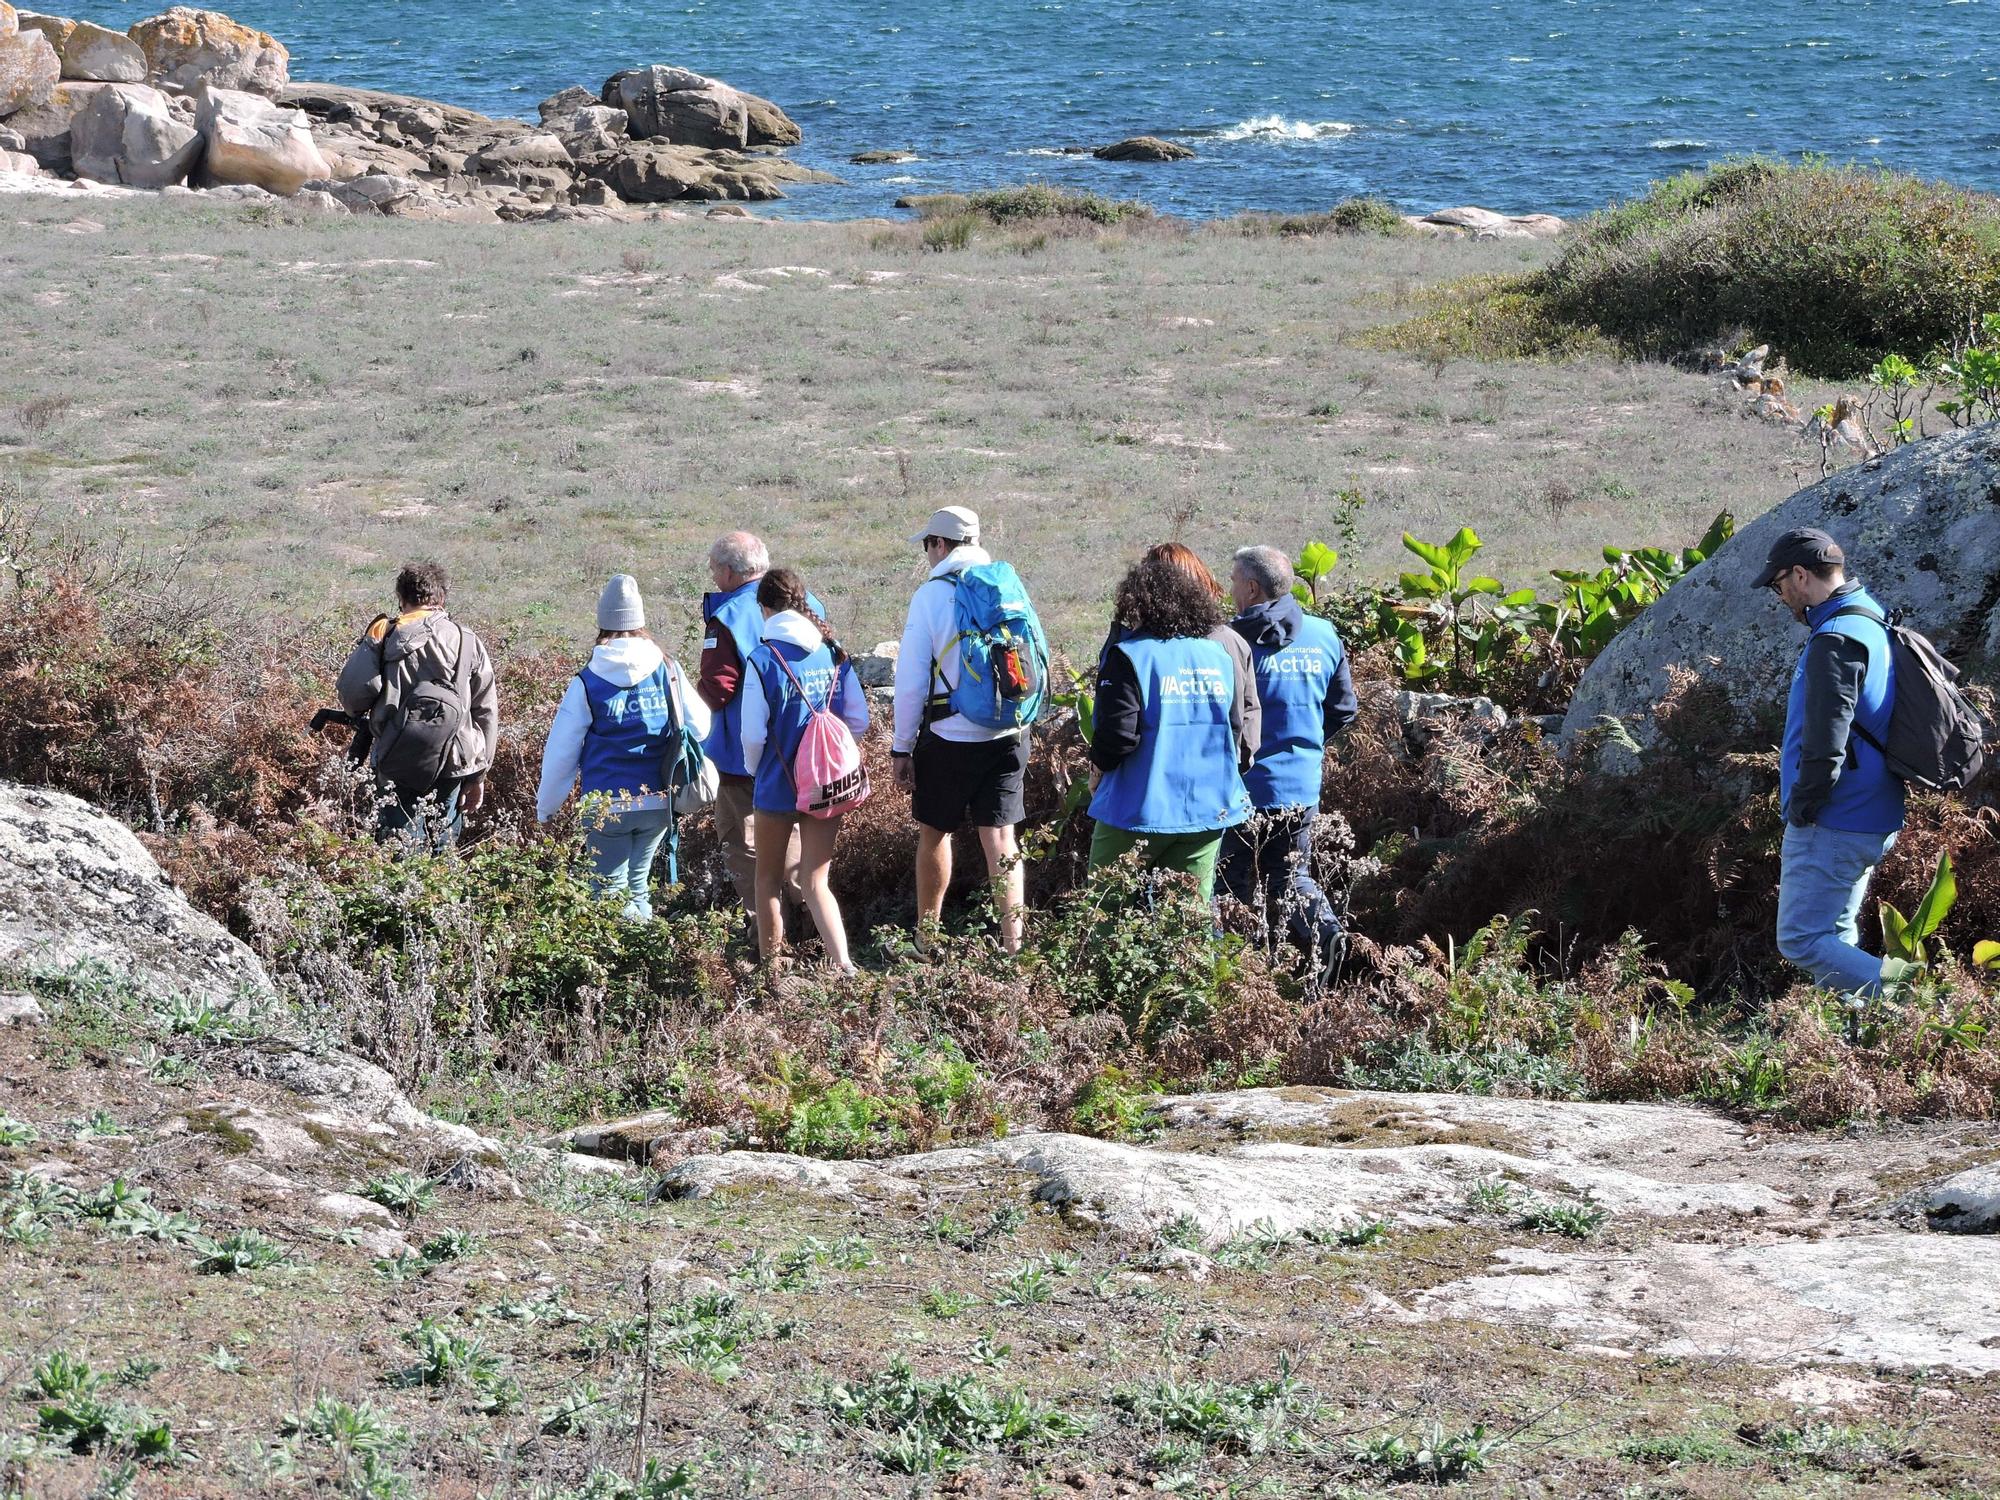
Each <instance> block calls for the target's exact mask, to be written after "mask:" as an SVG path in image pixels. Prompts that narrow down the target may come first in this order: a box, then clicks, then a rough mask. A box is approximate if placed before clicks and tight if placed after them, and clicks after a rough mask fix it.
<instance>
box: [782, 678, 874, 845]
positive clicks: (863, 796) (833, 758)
mask: <svg viewBox="0 0 2000 1500" xmlns="http://www.w3.org/2000/svg"><path fill="white" fill-rule="evenodd" d="M771 655H773V656H775V657H776V658H777V659H778V665H779V666H781V667H783V668H784V669H785V675H786V676H787V677H789V678H790V679H791V681H792V690H793V691H794V692H796V693H797V694H798V695H799V701H800V702H802V703H804V704H805V706H806V707H807V709H809V710H810V711H811V717H810V718H808V719H807V720H806V728H805V733H804V734H802V735H800V736H799V748H798V749H797V750H795V751H793V752H792V785H793V786H795V787H797V788H798V792H799V804H798V805H799V811H800V812H802V813H804V814H805V815H806V816H807V817H809V818H837V817H839V816H840V815H841V814H842V813H844V812H848V811H850V810H851V809H853V808H857V807H859V806H860V805H861V804H862V803H864V802H866V801H867V800H868V791H869V787H868V767H867V766H865V765H863V764H862V761H861V747H860V746H859V745H857V744H855V743H854V732H853V731H852V730H850V729H849V728H848V727H847V724H846V721H845V720H843V719H842V718H841V717H840V716H839V715H838V714H836V713H834V712H833V695H834V694H835V693H836V692H838V691H839V690H840V671H841V668H840V664H839V663H838V662H836V663H835V664H834V669H833V682H832V683H831V684H830V685H829V686H828V688H827V690H826V702H825V703H824V704H822V705H821V706H820V707H818V708H814V707H813V701H812V699H811V698H809V697H807V696H806V690H805V685H804V684H803V683H801V682H800V681H799V677H798V673H796V672H794V671H793V670H792V664H791V663H790V662H788V661H786V660H785V657H784V653H783V652H781V651H778V650H777V649H776V648H775V647H774V648H773V649H772V651H771Z"/></svg>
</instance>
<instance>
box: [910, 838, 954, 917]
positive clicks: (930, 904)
mask: <svg viewBox="0 0 2000 1500" xmlns="http://www.w3.org/2000/svg"><path fill="white" fill-rule="evenodd" d="M950 885H951V835H950V834H948V833H939V832H938V831H937V830H936V829H935V828H933V827H931V826H930V825H929V824H928V823H919V824H918V825H917V938H918V941H919V943H920V944H921V942H922V939H923V935H924V934H925V933H926V932H927V931H932V930H934V929H935V928H936V927H937V925H938V923H940V922H942V921H943V920H944V893H945V891H946V890H947V889H948V888H949V887H950Z"/></svg>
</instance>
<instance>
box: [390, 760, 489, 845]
mask: <svg viewBox="0 0 2000 1500" xmlns="http://www.w3.org/2000/svg"><path fill="white" fill-rule="evenodd" d="M470 779H471V778H470V777H466V776H447V777H445V778H444V779H443V780H442V781H440V782H439V783H438V784H437V785H436V786H434V787H432V788H431V790H430V791H429V792H427V793H425V794H423V795H421V796H414V795H411V794H408V793H404V792H399V791H397V790H396V789H395V788H394V787H392V786H390V785H388V784H387V783H382V784H380V785H378V786H377V787H376V795H377V796H378V797H379V798H380V799H381V801H380V805H379V806H378V807H377V809H376V813H375V842H376V843H378V844H395V845H398V846H399V847H400V848H401V849H402V851H403V852H404V853H413V852H415V851H417V850H419V849H421V850H423V851H424V852H425V853H429V854H442V853H444V851H445V850H447V849H449V848H450V847H451V846H452V845H453V844H456V843H457V842H458V836H459V835H460V834H461V833H463V832H464V831H465V808H464V807H463V806H462V805H461V801H460V796H459V794H460V792H461V790H462V789H463V788H464V786H465V783H466V782H467V781H469V780H470ZM398 858H401V855H398Z"/></svg>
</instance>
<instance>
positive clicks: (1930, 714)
mask: <svg viewBox="0 0 2000 1500" xmlns="http://www.w3.org/2000/svg"><path fill="white" fill-rule="evenodd" d="M1842 615H1859V616H1861V617H1862V618H1863V619H1866V620H1873V621H1874V622H1875V623H1876V624H1877V625H1880V626H1881V627H1882V628H1883V629H1884V630H1886V631H1887V632H1888V634H1889V655H1890V659H1891V661H1893V662H1894V663H1895V675H1896V701H1895V702H1894V703H1893V704H1891V705H1890V708H1889V730H1888V733H1887V734H1886V735H1885V736H1884V737H1883V738H1882V739H1879V740H1878V739H1876V738H1875V736H1874V735H1872V734H1870V733H1869V732H1868V731H1867V730H1865V729H1863V728H1862V727H1861V725H1860V723H1859V722H1858V721H1857V722H1856V723H1855V725H1854V732H1855V733H1856V734H1857V735H1859V736H1860V737H1861V738H1862V739H1864V740H1866V741H1867V742H1868V743H1869V744H1871V745H1873V746H1874V747H1875V748H1876V749H1877V750H1879V751H1881V752H1882V759H1883V761H1884V762H1886V763H1887V765H1888V767H1889V771H1890V773H1891V774H1892V775H1894V776H1896V777H1898V778H1899V779H1901V780H1903V781H1908V782H1912V783H1914V784H1915V785H1917V786H1921V787H1928V788H1930V789H1931V790H1932V791H1934V792H1951V791H1957V790H1958V789H1959V788H1960V787H1963V786H1964V785H1965V784H1966V783H1967V782H1968V781H1970V780H1972V778H1973V777H1975V776H1977V775H1978V774H1979V768H1980V766H1981V765H1982V764H1983V763H1984V761H1985V758H1986V725H1985V723H1984V721H1983V720H1981V719H1980V717H1979V714H1978V711H1977V710H1975V709H1974V708H1973V706H1972V705H1971V704H1970V703H1968V702H1966V701H1965V695H1964V694H1963V693H1961V692H1960V691H1959V690H1958V668H1957V667H1955V666H1953V665H1952V664H1951V663H1950V662H1949V661H1946V660H1945V658H1944V655H1943V653H1941V652H1940V651H1939V650H1938V648H1937V647H1935V646H1933V645H1932V644H1931V643H1930V641H1929V639H1928V638H1926V637H1924V636H1921V635H1919V634H1917V632H1916V631H1914V630H1910V629H1908V628H1907V627H1905V626H1904V624H1903V623H1902V619H1903V617H1902V614H1901V612H1900V611H1898V612H1897V613H1896V614H1893V615H1891V616H1890V617H1889V618H1888V619H1886V620H1885V619H1883V618H1882V617H1881V616H1880V615H1878V614H1876V613H1875V611H1874V610H1872V609H1869V608H1867V607H1866V606H1864V605H1860V604H1850V605H1848V606H1847V607H1846V608H1844V609H1837V610H1835V611H1834V612H1833V614H1832V615H1831V616H1829V618H1831V619H1836V620H1837V619H1839V618H1840V617H1841V616H1842Z"/></svg>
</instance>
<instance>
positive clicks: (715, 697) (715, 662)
mask: <svg viewBox="0 0 2000 1500" xmlns="http://www.w3.org/2000/svg"><path fill="white" fill-rule="evenodd" d="M701 629H702V640H701V673H700V675H699V676H698V677H696V678H695V683H694V690H695V691H696V692H697V693H700V694H701V698H702V702H704V703H706V704H707V705H708V706H709V707H710V708H713V709H718V710H719V709H724V708H727V707H729V705H730V704H731V703H733V702H735V701H736V694H737V692H738V690H739V689H741V688H742V686H743V657H742V656H741V654H740V653H738V651H737V649H736V637H735V636H733V635H731V634H730V633H729V632H728V630H726V629H725V628H723V624H722V622H721V621H720V620H714V619H711V620H704V621H703V622H702V627H701Z"/></svg>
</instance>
